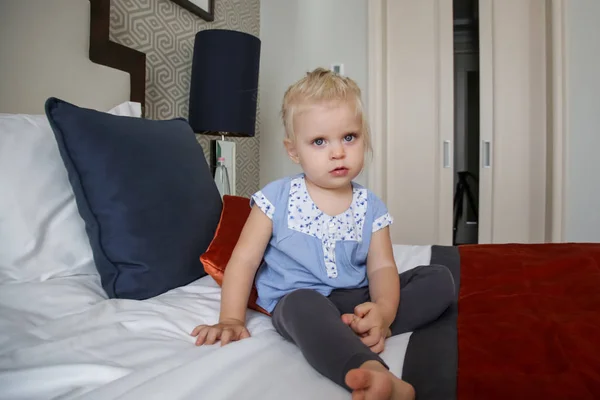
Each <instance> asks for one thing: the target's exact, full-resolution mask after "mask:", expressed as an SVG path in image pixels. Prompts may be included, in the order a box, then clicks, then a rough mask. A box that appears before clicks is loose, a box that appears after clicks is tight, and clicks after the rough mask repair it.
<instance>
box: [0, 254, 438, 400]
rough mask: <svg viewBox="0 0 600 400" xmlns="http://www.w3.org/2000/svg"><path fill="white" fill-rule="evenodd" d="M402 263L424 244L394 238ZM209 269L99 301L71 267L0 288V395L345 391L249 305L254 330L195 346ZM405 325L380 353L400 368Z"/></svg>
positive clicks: (208, 292) (220, 395)
mask: <svg viewBox="0 0 600 400" xmlns="http://www.w3.org/2000/svg"><path fill="white" fill-rule="evenodd" d="M394 254H395V257H396V260H397V263H398V269H399V271H400V272H401V271H403V270H407V269H410V268H413V267H415V266H417V265H421V264H427V263H429V260H430V255H431V248H430V246H398V245H396V246H394ZM219 300H220V288H219V286H218V285H217V284H216V283H215V281H214V280H213V279H212V278H211V277H204V278H202V279H199V280H197V281H195V282H193V283H191V284H189V285H187V286H185V287H181V288H177V289H174V290H171V291H169V292H167V293H165V294H162V295H160V296H157V297H155V298H152V299H148V300H145V301H132V300H114V299H110V300H109V299H106V296H105V294H104V293H103V292H102V289H101V287H100V285H99V282H98V279H97V278H95V277H90V276H89V275H87V276H86V275H81V276H78V275H75V276H71V277H62V278H56V279H50V280H47V281H44V282H30V283H19V284H6V285H1V286H0V399H11V400H18V399H44V400H47V399H52V398H60V399H86V400H93V399H103V400H105V399H194V400H197V399H233V398H235V399H237V398H244V399H283V398H286V399H309V398H310V399H348V398H349V395H348V393H347V392H346V391H344V390H343V389H341V388H340V387H338V386H336V385H335V384H333V383H331V382H330V381H329V380H327V379H326V378H324V377H322V376H320V375H319V374H318V373H317V372H316V371H314V370H313V369H312V368H311V367H310V366H309V365H308V364H307V363H306V361H305V360H304V358H303V357H302V355H301V353H300V352H299V351H298V349H297V348H296V347H295V346H294V345H292V344H290V343H288V342H286V341H285V340H284V339H282V338H281V337H280V336H279V335H278V334H277V333H276V332H275V330H274V328H273V326H272V324H271V321H270V318H269V317H267V316H265V315H262V314H259V313H256V312H254V311H249V312H248V328H249V330H250V332H251V335H252V337H251V338H249V339H245V340H242V341H239V342H235V343H232V344H230V345H228V346H225V347H222V348H221V347H220V346H219V344H216V345H212V346H201V347H196V346H194V344H193V343H194V338H192V337H191V336H190V335H189V332H190V331H191V329H192V328H193V327H194V326H196V325H197V324H200V323H215V322H216V321H217V319H218V313H219ZM409 337H410V333H407V334H403V335H399V336H396V337H393V338H390V339H389V340H388V341H387V342H386V350H385V351H384V353H383V354H382V357H383V358H384V360H385V361H386V362H387V363H389V365H390V368H391V370H392V371H393V372H394V373H396V374H401V373H402V365H403V361H404V355H405V352H406V347H407V345H408V340H409Z"/></svg>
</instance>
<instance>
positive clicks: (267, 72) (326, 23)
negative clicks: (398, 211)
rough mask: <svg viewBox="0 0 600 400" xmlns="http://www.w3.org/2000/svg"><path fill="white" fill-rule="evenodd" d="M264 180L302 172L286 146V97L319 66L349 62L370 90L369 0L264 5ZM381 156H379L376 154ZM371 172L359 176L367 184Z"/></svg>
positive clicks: (347, 69) (272, 0) (270, 1)
mask: <svg viewBox="0 0 600 400" xmlns="http://www.w3.org/2000/svg"><path fill="white" fill-rule="evenodd" d="M260 37H261V40H262V48H261V65H260V134H261V137H260V185H261V186H263V185H265V184H266V183H268V182H270V181H272V180H275V179H277V178H280V177H283V176H286V175H291V174H295V173H297V172H300V169H299V167H298V166H296V165H295V164H293V163H292V162H291V161H290V160H289V158H288V156H287V154H286V153H285V150H284V147H283V137H284V131H283V124H282V122H281V118H280V114H279V112H280V109H281V101H282V100H283V94H284V92H285V90H286V89H287V88H288V86H289V85H291V84H292V83H294V82H295V81H296V80H298V79H300V78H301V77H302V76H303V75H304V74H305V73H306V72H307V71H309V70H311V69H314V68H316V67H319V66H321V67H327V68H329V67H330V65H331V64H332V63H343V64H344V73H345V75H347V76H349V77H351V78H353V79H354V80H356V82H357V83H358V85H359V86H360V87H361V89H362V91H363V100H364V101H365V107H366V100H367V97H366V92H367V0H326V1H324V0H262V1H261V4H260ZM375 156H376V155H375ZM365 180H366V173H363V174H361V176H360V177H359V178H358V179H357V181H358V182H359V183H362V184H365Z"/></svg>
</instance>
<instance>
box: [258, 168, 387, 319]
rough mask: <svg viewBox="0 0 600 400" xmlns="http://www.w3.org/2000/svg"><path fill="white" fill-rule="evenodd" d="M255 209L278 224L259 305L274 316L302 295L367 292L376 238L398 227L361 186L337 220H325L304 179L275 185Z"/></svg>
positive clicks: (298, 177)
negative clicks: (282, 302)
mask: <svg viewBox="0 0 600 400" xmlns="http://www.w3.org/2000/svg"><path fill="white" fill-rule="evenodd" d="M250 204H251V205H254V204H256V205H257V206H258V207H259V208H260V209H261V210H262V211H263V212H264V213H265V215H267V216H268V217H269V218H270V219H271V220H272V221H273V235H272V237H271V240H270V241H269V245H268V246H267V249H266V251H265V255H264V261H263V264H262V265H261V266H260V268H259V270H258V272H257V275H256V288H257V291H258V301H257V304H258V305H259V306H261V307H262V308H264V309H265V310H267V311H268V312H272V311H273V309H274V308H275V305H276V304H277V302H278V301H279V299H281V297H283V296H285V295H286V294H288V293H290V292H292V291H294V290H296V289H301V288H308V289H313V290H316V291H318V292H320V293H321V294H323V295H324V296H328V295H329V294H330V293H331V291H332V290H333V289H338V288H346V289H349V288H358V287H364V286H367V285H368V281H367V272H366V260H367V253H368V250H369V245H370V243H371V235H372V234H373V232H376V231H377V230H379V229H381V228H383V227H385V226H388V225H390V224H391V223H392V222H393V220H392V217H391V216H390V215H389V213H388V211H387V208H386V206H385V205H384V204H383V202H382V201H381V200H380V199H379V198H378V197H377V196H375V194H373V193H372V192H371V191H369V190H368V189H366V188H364V187H362V186H361V185H359V184H356V183H353V197H352V204H351V205H350V208H348V209H347V210H346V211H344V212H343V213H341V214H338V215H335V216H330V215H327V214H325V213H324V212H322V211H321V210H319V208H318V207H317V206H316V204H315V203H314V202H313V201H312V199H311V197H310V195H309V193H308V190H307V189H306V182H305V180H304V174H299V175H296V176H292V177H287V178H283V179H279V180H277V181H274V182H271V183H269V184H268V185H266V186H265V187H264V188H263V189H262V190H260V191H258V192H257V193H255V194H254V195H253V196H252V199H251V201H250Z"/></svg>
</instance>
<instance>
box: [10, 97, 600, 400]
mask: <svg viewBox="0 0 600 400" xmlns="http://www.w3.org/2000/svg"><path fill="white" fill-rule="evenodd" d="M48 104H49V105H50V106H48ZM48 104H47V110H50V111H49V113H50V114H47V115H6V114H4V115H0V144H1V146H0V182H1V183H2V197H0V203H1V204H0V237H2V244H1V246H0V388H1V389H0V399H51V398H59V399H116V398H118V399H139V398H169V399H187V398H194V399H196V398H208V399H229V398H248V399H254V398H260V399H280V398H297V399H306V398H311V399H312V398H314V399H316V398H322V399H346V398H349V396H348V393H346V392H345V391H344V390H343V389H341V388H339V387H337V386H335V385H334V384H332V383H331V382H330V381H328V380H327V379H325V378H323V377H322V376H320V375H319V374H318V373H316V372H315V371H314V370H313V369H312V368H311V367H310V366H308V364H307V363H306V362H305V360H304V359H303V357H302V355H301V354H300V353H299V352H298V350H297V349H296V348H295V346H293V345H291V344H290V343H288V342H286V341H285V340H283V339H282V338H281V337H280V336H279V335H278V334H277V333H276V332H275V331H274V328H273V326H272V324H271V321H270V317H269V316H267V315H265V314H263V313H260V312H257V311H254V310H251V309H249V310H248V317H247V318H248V327H249V330H250V332H251V335H252V337H251V338H250V339H247V340H243V341H240V342H237V343H233V344H231V345H229V346H226V347H223V348H221V347H220V346H219V345H218V344H217V345H213V346H202V347H196V346H194V345H193V343H194V338H192V337H191V336H190V335H189V332H190V331H191V329H192V328H193V327H194V326H196V325H197V324H201V323H207V324H210V323H215V322H216V321H217V319H218V312H219V300H220V286H219V284H218V283H217V281H215V279H213V277H212V276H210V275H206V274H205V273H204V274H203V276H200V277H198V278H197V279H196V278H189V277H187V278H185V279H187V281H184V282H185V283H179V284H178V283H176V282H170V283H169V284H168V285H167V286H163V287H162V289H161V288H158V289H156V290H157V292H155V293H145V294H143V296H142V295H141V296H142V297H143V298H138V299H136V298H134V297H135V296H132V295H131V293H129V294H127V292H126V291H123V290H124V289H119V285H121V284H122V282H121V283H118V282H117V283H115V282H112V286H111V287H110V288H109V286H107V272H106V270H104V269H102V268H100V264H102V263H105V261H103V260H100V259H99V258H98V257H97V253H96V252H97V248H95V247H94V237H93V236H94V231H93V229H91V228H90V227H89V226H87V225H89V224H90V219H89V218H90V216H89V215H88V214H87V211H89V210H87V211H86V210H85V209H82V207H83V204H82V203H81V199H80V198H79V197H78V194H80V193H79V190H80V189H81V187H79V189H78V186H77V184H78V183H77V179H74V172H73V170H72V167H73V166H72V165H69V163H66V162H65V160H64V159H63V158H64V156H65V153H64V148H63V147H64V146H66V147H69V146H71V147H69V148H70V149H71V150H73V149H74V148H75V147H73V146H76V145H78V143H77V142H73V143H72V142H69V141H73V140H74V138H78V140H79V139H81V138H86V137H87V136H86V135H88V134H89V135H90V136H92V137H94V135H97V136H98V137H102V138H104V137H109V139H108V140H113V141H114V138H113V139H110V134H109V133H107V132H108V131H110V132H112V134H114V135H120V134H123V135H124V136H126V135H125V133H124V132H119V129H117V128H114V127H113V128H111V127H110V123H115V124H117V125H116V126H117V127H118V126H119V124H121V122H122V120H126V121H127V123H137V122H136V121H138V120H139V121H140V123H142V122H141V121H142V120H143V118H140V116H141V107H140V105H139V104H138V103H131V102H127V103H124V104H121V105H119V106H117V107H115V108H114V109H113V110H109V111H108V112H103V111H98V110H86V109H79V108H78V107H76V106H75V105H69V104H68V103H66V102H63V101H61V100H58V99H50V100H49V102H48ZM52 105H53V106H52ZM52 107H63V108H64V109H63V111H62V112H63V113H64V114H62V115H61V116H57V115H54V114H51V113H52ZM80 112H81V113H83V114H81V115H79V117H78V118H79V120H77V119H76V118H75V117H72V118H75V120H76V121H78V122H77V123H75V124H74V126H75V128H76V129H71V130H72V131H73V132H72V133H71V134H70V135H71V136H70V137H69V135H66V134H65V136H64V137H60V136H57V134H56V132H54V133H53V128H54V129H55V130H59V131H60V130H61V129H62V130H65V131H68V130H69V129H70V128H69V127H68V123H71V122H73V121H71V120H69V119H68V118H67V117H69V118H71V115H76V114H77V113H80ZM89 113H93V114H89ZM48 115H50V116H51V119H52V120H53V122H52V123H50V120H49V117H48ZM96 117H98V118H101V120H94V118H96ZM108 117H109V118H111V119H110V121H109V120H108V119H106V118H108ZM69 121H70V122H69ZM99 121H101V122H99ZM107 121H108V122H107ZM111 121H112V122H111ZM85 123H88V125H85ZM150 123H151V122H150ZM179 123H183V124H184V122H181V121H179ZM106 124H109V125H106ZM57 125H59V126H58V127H57ZM98 126H99V127H100V128H97V131H96V132H95V133H94V132H92V130H93V127H98ZM182 126H184V125H182ZM130 127H131V126H130V125H127V127H126V128H127V129H130ZM171 128H172V127H169V129H171ZM104 129H106V130H107V131H106V132H105V131H104ZM82 132H85V134H82ZM127 132H129V130H128V131H127ZM171 133H172V132H171ZM63 134H64V132H63ZM143 134H144V135H145V134H147V131H144V133H143ZM140 135H141V134H140ZM86 140H87V139H86ZM136 140H137V139H135V140H133V142H132V143H133V144H134V145H138V146H140V142H139V141H136ZM144 141H145V142H146V141H148V140H147V139H144ZM84 142H85V140H84ZM145 142H144V143H145ZM61 143H62V144H61ZM67 144H68V145H67ZM101 145H102V143H101V142H95V143H94V146H96V147H94V149H98V146H101ZM157 145H158V147H160V151H161V152H162V151H166V150H165V147H168V146H170V145H168V144H167V143H166V142H165V143H160V142H159V143H157ZM144 146H145V147H144ZM144 146H140V148H139V150H138V153H143V152H144V151H145V149H146V150H147V148H149V147H151V144H148V143H145V144H144ZM121 147H122V148H124V150H123V154H128V152H130V149H128V142H127V140H125V139H122V140H120V141H119V148H121ZM106 151H109V150H106ZM195 154H196V155H197V154H201V150H198V149H197V153H195ZM149 155H150V156H153V154H149ZM161 156H162V155H161ZM177 156H178V157H181V154H180V153H177ZM141 157H142V156H141ZM90 158H91V159H94V155H93V154H89V155H88V157H85V158H84V159H83V161H82V160H80V161H79V162H80V163H81V162H88V161H87V160H88V159H90ZM100 158H101V159H105V158H106V154H105V153H102V157H100ZM142 158H143V157H142ZM179 159H180V158H178V160H179ZM113 161H114V160H113ZM112 164H114V165H112V167H113V168H116V169H113V170H112V177H111V182H114V181H119V179H120V176H118V175H119V174H118V171H120V169H119V168H121V167H120V164H119V163H112ZM201 165H204V167H203V168H205V169H206V171H205V172H206V174H208V166H207V165H206V163H205V162H204V164H201ZM88 167H90V166H88ZM104 167H105V168H108V167H107V166H104ZM70 168H71V169H70ZM91 168H92V170H91V171H87V172H86V173H87V174H88V175H89V174H94V173H97V172H98V171H97V170H98V169H99V167H98V164H92V165H91ZM145 168H150V167H148V166H146V167H145ZM130 169H134V166H132V165H129V166H128V170H130ZM172 169H177V166H176V165H175V163H174V162H171V168H169V170H172ZM115 171H116V172H115ZM145 171H148V173H149V174H150V173H151V171H152V170H151V169H146V170H145ZM77 172H78V173H80V174H83V172H85V171H83V172H82V169H81V165H80V169H79V170H77ZM100 172H102V173H101V174H100V175H104V173H103V171H100ZM192 173H193V174H194V175H195V174H197V173H198V171H192ZM206 174H205V175H204V176H205V177H206V176H207V175H206ZM84 175H85V174H83V175H81V176H79V177H78V179H80V180H81V181H85V180H86V179H87V178H85V176H84ZM122 175H124V176H125V175H127V174H126V173H125V171H123V173H122ZM200 175H202V174H200ZM208 176H209V175H208ZM155 180H159V178H155V177H154V176H151V179H148V180H147V181H144V182H146V183H147V182H153V181H155ZM79 184H81V182H79ZM186 184H187V183H186ZM212 184H213V183H212V181H211V180H210V176H209V178H208V179H205V182H204V183H202V185H205V186H204V187H203V189H202V190H201V191H200V192H199V193H201V196H206V197H207V196H208V194H207V193H210V192H211V190H212V189H211V188H210V185H212ZM206 185H208V186H206ZM128 187H130V186H128ZM92 189H93V188H89V187H88V188H87V189H86V190H87V191H86V192H85V193H86V195H87V196H88V197H93V196H94V195H98V193H96V194H94V192H93V190H92ZM123 190H125V189H123ZM136 190H141V189H136ZM150 190H156V188H150ZM101 192H102V193H104V192H105V190H102V191H101ZM171 194H172V193H171ZM121 195H122V197H120V198H119V201H117V202H115V204H113V206H114V207H118V206H122V205H123V204H125V203H127V201H128V200H127V196H126V195H124V194H123V193H121ZM217 196H218V195H217ZM88 200H89V199H88ZM134 200H135V202H136V204H138V205H139V206H140V208H141V209H143V208H144V204H145V203H144V201H143V200H142V199H134ZM177 201H178V200H177V199H174V198H171V200H170V202H172V203H173V204H174V205H173V207H174V208H177V209H178V208H179V207H177V206H175V203H176V202H177ZM160 204H161V205H162V207H163V208H164V203H160ZM209 205H210V204H209V202H208V201H203V202H202V201H201V202H199V203H198V207H199V208H201V209H203V210H205V209H207V208H209ZM194 207H195V206H194ZM83 208H85V207H83ZM218 210H219V211H218V212H224V208H218ZM127 212H129V213H136V212H137V211H135V210H134V211H132V210H129V211H127ZM163 212H164V213H168V212H169V209H166V208H165V209H164V210H163ZM151 215H152V214H146V215H145V217H146V218H151ZM203 215H204V214H203ZM96 217H97V216H96ZM190 218H191V216H190ZM201 218H203V219H207V218H208V217H206V216H201ZM220 220H221V217H219V221H220ZM157 221H158V222H156V221H155V223H160V222H161V219H160V218H159V219H158V220H157ZM202 221H203V220H202V219H201V220H198V221H196V222H195V224H196V226H198V230H201V227H200V223H201V222H202ZM146 222H147V221H144V223H146ZM163 222H164V221H163ZM216 222H217V220H214V219H213V220H212V222H211V224H212V225H215V224H216ZM102 223H103V224H104V225H103V226H104V227H106V226H109V225H107V223H106V221H104V222H102ZM219 223H220V222H219ZM238 225H239V224H238ZM112 228H113V229H114V227H112ZM179 228H181V229H184V227H182V226H178V227H177V229H178V230H179ZM221 228H222V227H221ZM162 229H169V227H168V226H166V227H164V228H162ZM215 229H216V228H215V227H214V226H213V230H209V233H210V234H211V235H213V234H214V235H215V236H216V233H215V232H216V230H215ZM113 234H114V235H117V234H115V233H113ZM186 235H192V234H191V233H189V232H188V233H186ZM117 238H119V236H118V235H117ZM138 239H139V238H138ZM119 240H120V239H119ZM161 240H164V238H161ZM212 240H213V238H212V237H211V238H209V239H208V241H209V242H210V241H212ZM182 243H183V242H182ZM113 244H114V243H113ZM104 245H105V247H106V248H110V246H111V243H110V241H109V240H107V239H105V242H104ZM163 247H164V248H168V247H169V246H168V244H166V243H165V244H164V245H163ZM205 247H206V246H205ZM181 248H182V249H183V248H185V244H182V245H181ZM105 250H106V249H105ZM150 250H151V249H149V248H145V249H144V253H147V252H151V251H150ZM113 251H118V249H116V250H115V249H113ZM201 255H202V254H200V253H197V254H193V257H194V258H195V259H198V257H200V256H201ZM136 256H137V257H141V256H139V255H136ZM394 256H395V259H396V262H397V266H398V270H399V272H402V271H404V270H408V269H410V268H414V267H416V266H418V265H424V264H443V265H446V266H448V268H450V270H451V271H452V273H453V275H454V278H455V282H456V289H457V290H456V302H455V304H453V305H452V307H450V308H449V309H448V310H447V311H446V312H445V313H444V314H443V315H442V316H441V317H440V318H439V319H438V320H436V321H434V322H433V323H431V324H430V325H428V326H426V327H424V328H422V329H419V330H418V331H416V332H410V333H406V334H403V335H400V336H397V337H393V338H391V339H389V340H388V342H387V345H386V349H385V351H384V353H383V354H382V356H383V358H384V360H385V361H386V362H387V363H388V364H389V366H390V368H391V370H392V371H393V372H394V373H396V374H397V375H398V376H402V377H403V378H404V379H406V380H407V381H409V382H411V383H412V384H413V385H414V386H415V387H416V389H417V392H418V393H419V397H418V398H419V399H460V400H470V399H481V398H486V399H495V398H498V399H501V398H502V399H504V398H507V397H509V396H510V397H515V398H527V399H534V398H535V399H537V398H544V399H565V398H569V399H594V398H599V397H600V344H599V343H600V342H599V341H598V340H597V337H598V335H600V312H599V310H600V291H599V290H598V287H599V285H600V245H598V244H593V243H563V244H535V245H533V244H529V245H526V244H502V245H470V246H460V247H452V246H438V245H430V246H410V245H402V244H396V245H394ZM128 268H131V265H128ZM169 268H171V267H169ZM169 271H173V274H176V273H177V270H176V269H169ZM163 272H164V271H163ZM121 273H122V274H125V272H123V271H122V272H121ZM155 278H156V277H155ZM140 279H142V278H140ZM163 280H166V281H168V280H169V277H168V276H163ZM153 284H154V283H152V284H151V283H146V284H144V285H142V286H144V289H145V286H148V285H153ZM165 288H167V289H165ZM138 289H139V288H138ZM118 290H122V291H121V292H120V293H121V294H119V293H117V292H118ZM111 291H112V293H111ZM127 297H129V298H127Z"/></svg>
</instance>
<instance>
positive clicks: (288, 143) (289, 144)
mask: <svg viewBox="0 0 600 400" xmlns="http://www.w3.org/2000/svg"><path fill="white" fill-rule="evenodd" d="M283 144H284V145H285V149H286V150H287V153H288V156H290V159H291V160H292V161H293V162H295V163H296V164H299V163H300V158H299V157H298V151H297V150H296V144H295V143H294V141H293V140H291V139H285V140H284V141H283Z"/></svg>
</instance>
